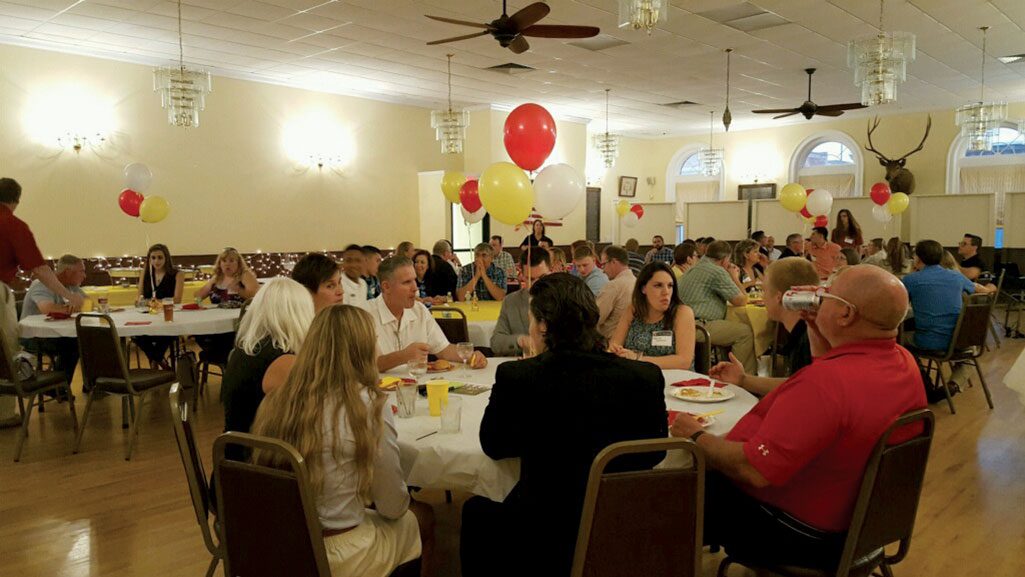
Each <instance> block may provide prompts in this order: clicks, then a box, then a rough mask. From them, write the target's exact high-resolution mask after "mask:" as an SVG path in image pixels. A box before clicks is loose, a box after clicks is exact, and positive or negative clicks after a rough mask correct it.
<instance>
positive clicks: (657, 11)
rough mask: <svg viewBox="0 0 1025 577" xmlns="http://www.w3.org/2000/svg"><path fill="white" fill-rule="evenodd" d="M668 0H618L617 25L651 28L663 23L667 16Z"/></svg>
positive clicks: (635, 28)
mask: <svg viewBox="0 0 1025 577" xmlns="http://www.w3.org/2000/svg"><path fill="white" fill-rule="evenodd" d="M668 4H669V2H668V0H619V27H620V28H626V27H627V26H629V27H630V28H633V29H634V30H640V29H642V28H643V29H644V31H645V32H647V33H648V34H651V30H652V29H653V28H654V27H655V26H656V25H658V24H665V22H666V19H667V18H668V16H669V6H668Z"/></svg>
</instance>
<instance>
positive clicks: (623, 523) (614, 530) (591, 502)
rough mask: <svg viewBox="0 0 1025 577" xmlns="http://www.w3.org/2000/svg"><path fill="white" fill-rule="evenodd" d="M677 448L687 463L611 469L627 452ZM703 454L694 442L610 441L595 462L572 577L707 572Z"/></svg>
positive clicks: (685, 576)
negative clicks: (704, 566)
mask: <svg viewBox="0 0 1025 577" xmlns="http://www.w3.org/2000/svg"><path fill="white" fill-rule="evenodd" d="M673 450H679V451H683V452H684V453H687V454H689V456H690V457H691V458H690V459H688V460H687V461H689V464H688V465H687V466H685V467H677V468H667V469H648V470H641V471H624V472H609V471H607V469H608V467H609V464H610V463H611V462H612V461H613V460H614V459H616V458H618V457H621V456H623V455H630V454H639V453H654V452H661V451H673ZM704 493H705V459H704V456H703V455H702V453H701V450H700V449H699V448H698V446H697V445H695V444H694V443H693V442H691V441H690V440H688V439H647V440H641V441H625V442H621V443H615V444H613V445H609V446H608V447H606V448H605V449H604V450H602V451H601V452H600V453H598V455H597V456H596V457H595V459H594V463H593V464H592V465H591V473H590V475H589V476H588V480H587V491H586V493H585V494H584V507H583V512H582V514H581V519H580V532H579V533H578V534H577V544H576V551H575V554H574V557H573V568H572V570H571V572H570V575H571V576H572V577H582V576H583V575H587V576H588V577H606V576H607V577H613V576H620V575H663V576H667V577H669V576H671V577H694V576H697V575H701V553H702V550H701V547H702V526H703V523H704V502H705V496H704Z"/></svg>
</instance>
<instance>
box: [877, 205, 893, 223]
mask: <svg viewBox="0 0 1025 577" xmlns="http://www.w3.org/2000/svg"><path fill="white" fill-rule="evenodd" d="M872 218H874V219H876V220H878V221H879V222H890V221H891V220H893V215H892V214H890V211H889V209H887V208H886V205H885V204H883V205H879V204H877V205H874V206H873V207H872Z"/></svg>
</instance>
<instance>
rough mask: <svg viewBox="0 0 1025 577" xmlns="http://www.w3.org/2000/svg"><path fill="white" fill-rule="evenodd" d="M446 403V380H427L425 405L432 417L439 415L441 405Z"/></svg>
mask: <svg viewBox="0 0 1025 577" xmlns="http://www.w3.org/2000/svg"><path fill="white" fill-rule="evenodd" d="M446 403H448V381H427V406H428V407H429V408H430V411H431V416H432V417H440V416H441V407H442V406H444V405H445V404H446Z"/></svg>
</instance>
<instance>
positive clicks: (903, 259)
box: [886, 236, 908, 276]
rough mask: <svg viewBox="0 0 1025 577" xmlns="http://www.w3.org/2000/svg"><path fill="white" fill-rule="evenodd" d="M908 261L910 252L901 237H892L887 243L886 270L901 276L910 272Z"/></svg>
mask: <svg viewBox="0 0 1025 577" xmlns="http://www.w3.org/2000/svg"><path fill="white" fill-rule="evenodd" d="M907 259H908V251H907V249H906V248H905V247H904V243H903V242H901V240H900V237H896V236H894V237H890V240H888V241H886V268H889V269H890V272H892V273H893V274H895V275H897V276H900V275H902V274H904V273H906V272H908V266H907Z"/></svg>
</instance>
